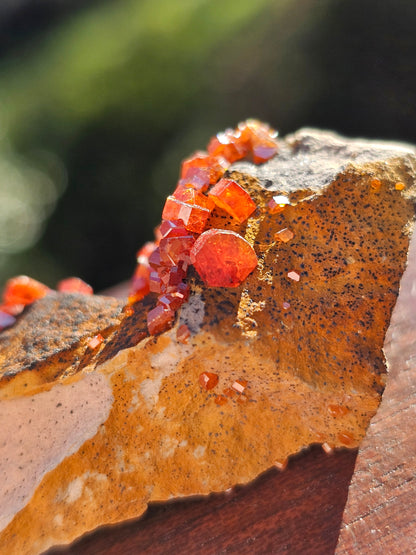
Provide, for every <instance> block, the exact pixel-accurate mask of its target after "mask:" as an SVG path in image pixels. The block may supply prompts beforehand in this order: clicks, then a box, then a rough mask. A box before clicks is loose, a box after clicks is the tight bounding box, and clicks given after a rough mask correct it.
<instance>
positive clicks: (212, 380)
mask: <svg viewBox="0 0 416 555" xmlns="http://www.w3.org/2000/svg"><path fill="white" fill-rule="evenodd" d="M217 383H218V376H217V374H213V373H212V372H202V374H200V376H199V385H200V386H201V387H203V388H204V389H207V390H208V389H213V388H214V387H215V386H216V385H217Z"/></svg>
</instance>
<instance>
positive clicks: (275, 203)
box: [267, 195, 290, 214]
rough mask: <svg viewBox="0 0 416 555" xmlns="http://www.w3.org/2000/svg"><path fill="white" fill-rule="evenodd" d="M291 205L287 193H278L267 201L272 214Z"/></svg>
mask: <svg viewBox="0 0 416 555" xmlns="http://www.w3.org/2000/svg"><path fill="white" fill-rule="evenodd" d="M289 205H290V200H289V199H288V197H286V196H285V195H276V196H274V197H273V198H272V199H270V200H269V202H268V203H267V208H268V209H269V212H270V213H271V214H278V213H279V212H282V210H284V209H285V208H286V206H289Z"/></svg>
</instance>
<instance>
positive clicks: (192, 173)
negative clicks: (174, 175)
mask: <svg viewBox="0 0 416 555" xmlns="http://www.w3.org/2000/svg"><path fill="white" fill-rule="evenodd" d="M228 166H229V163H228V162H227V161H226V160H225V158H222V157H221V156H210V155H209V154H207V153H206V152H202V151H198V152H195V154H194V155H193V156H191V157H190V158H187V159H186V160H184V161H183V162H182V168H181V179H180V181H179V184H180V185H190V186H191V187H193V188H194V189H197V190H200V191H205V190H206V189H208V187H209V186H210V185H213V184H214V183H216V182H217V181H218V179H220V178H221V177H222V176H223V175H224V172H225V171H226V169H227V168H228Z"/></svg>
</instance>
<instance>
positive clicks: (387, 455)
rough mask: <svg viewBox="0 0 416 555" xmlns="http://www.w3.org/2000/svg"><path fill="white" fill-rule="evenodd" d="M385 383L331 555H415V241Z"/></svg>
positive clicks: (393, 326)
mask: <svg viewBox="0 0 416 555" xmlns="http://www.w3.org/2000/svg"><path fill="white" fill-rule="evenodd" d="M385 353H386V357H387V360H388V364H389V370H390V372H389V377H388V381H387V386H386V389H385V391H384V395H383V399H382V402H381V405H380V408H379V410H378V412H377V414H376V416H375V417H374V418H373V420H372V422H371V424H370V427H369V429H368V432H367V436H366V438H365V440H364V442H363V444H362V446H361V448H360V451H359V455H358V458H357V465H356V470H355V473H354V477H353V479H352V483H351V486H350V490H349V497H348V503H347V506H346V510H345V514H344V518H343V527H342V531H341V535H340V539H339V544H338V548H337V553H339V554H346V553H348V554H349V553H363V552H365V553H366V554H371V553H374V554H376V553H386V552H389V553H390V554H391V555H393V554H396V553H397V554H399V553H415V552H416V497H415V485H416V427H415V424H416V239H415V237H414V236H413V239H412V241H411V244H410V250H409V266H408V268H407V270H406V272H405V274H404V276H403V279H402V283H401V291H400V296H399V299H398V302H397V304H396V308H395V310H394V313H393V317H392V321H391V326H390V328H389V332H388V335H387V338H386V343H385Z"/></svg>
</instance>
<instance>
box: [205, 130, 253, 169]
mask: <svg viewBox="0 0 416 555" xmlns="http://www.w3.org/2000/svg"><path fill="white" fill-rule="evenodd" d="M249 148H250V146H249V145H248V144H247V143H246V142H244V141H243V140H242V139H241V132H240V131H239V130H233V129H227V130H226V131H224V132H223V133H218V134H217V135H216V136H215V137H213V138H212V139H211V140H210V142H209V144H208V148H207V150H208V153H209V154H211V155H212V156H221V157H222V158H225V159H226V160H227V162H229V163H230V164H232V163H233V162H236V161H237V160H242V159H243V158H245V157H246V156H247V154H248V151H249Z"/></svg>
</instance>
